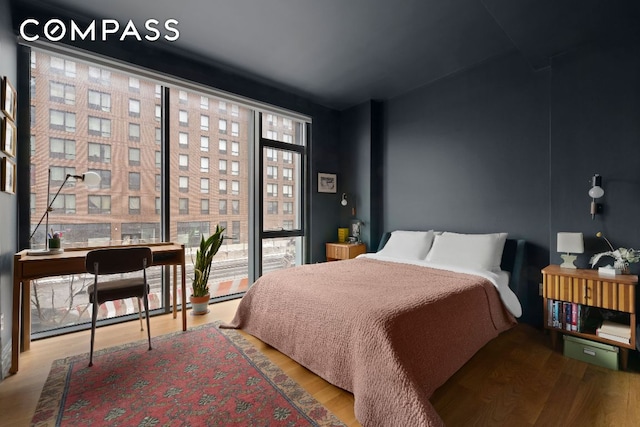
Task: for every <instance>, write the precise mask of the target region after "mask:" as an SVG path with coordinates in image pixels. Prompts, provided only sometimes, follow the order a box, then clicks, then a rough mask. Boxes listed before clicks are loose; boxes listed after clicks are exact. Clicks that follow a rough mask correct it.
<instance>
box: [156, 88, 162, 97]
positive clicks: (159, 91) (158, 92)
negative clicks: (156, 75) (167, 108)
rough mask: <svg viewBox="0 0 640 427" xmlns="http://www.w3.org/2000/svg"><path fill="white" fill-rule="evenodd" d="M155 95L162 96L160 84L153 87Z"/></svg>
mask: <svg viewBox="0 0 640 427" xmlns="http://www.w3.org/2000/svg"><path fill="white" fill-rule="evenodd" d="M155 97H156V98H162V85H156V87H155Z"/></svg>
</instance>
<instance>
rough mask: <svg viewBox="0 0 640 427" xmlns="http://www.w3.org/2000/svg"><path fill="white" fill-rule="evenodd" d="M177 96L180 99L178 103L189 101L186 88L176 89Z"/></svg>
mask: <svg viewBox="0 0 640 427" xmlns="http://www.w3.org/2000/svg"><path fill="white" fill-rule="evenodd" d="M178 98H179V99H180V104H188V103H189V95H188V94H187V91H186V90H179V91H178Z"/></svg>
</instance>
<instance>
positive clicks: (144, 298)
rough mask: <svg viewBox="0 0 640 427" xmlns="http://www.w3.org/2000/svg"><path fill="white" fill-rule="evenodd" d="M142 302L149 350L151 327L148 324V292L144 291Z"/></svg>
mask: <svg viewBox="0 0 640 427" xmlns="http://www.w3.org/2000/svg"><path fill="white" fill-rule="evenodd" d="M142 298H143V302H144V311H145V314H146V316H145V317H146V318H147V337H148V339H149V350H151V327H150V326H149V295H148V292H145V293H144V296H143V297H142Z"/></svg>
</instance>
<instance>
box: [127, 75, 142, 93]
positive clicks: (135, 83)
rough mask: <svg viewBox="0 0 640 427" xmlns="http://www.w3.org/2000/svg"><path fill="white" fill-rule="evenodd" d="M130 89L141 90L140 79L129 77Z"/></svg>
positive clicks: (131, 90)
mask: <svg viewBox="0 0 640 427" xmlns="http://www.w3.org/2000/svg"><path fill="white" fill-rule="evenodd" d="M129 91H130V92H140V79H137V78H135V77H129Z"/></svg>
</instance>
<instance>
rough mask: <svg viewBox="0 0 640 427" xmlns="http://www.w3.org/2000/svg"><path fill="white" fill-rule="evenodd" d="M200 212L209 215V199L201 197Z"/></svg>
mask: <svg viewBox="0 0 640 427" xmlns="http://www.w3.org/2000/svg"><path fill="white" fill-rule="evenodd" d="M200 214H202V215H209V199H200Z"/></svg>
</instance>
